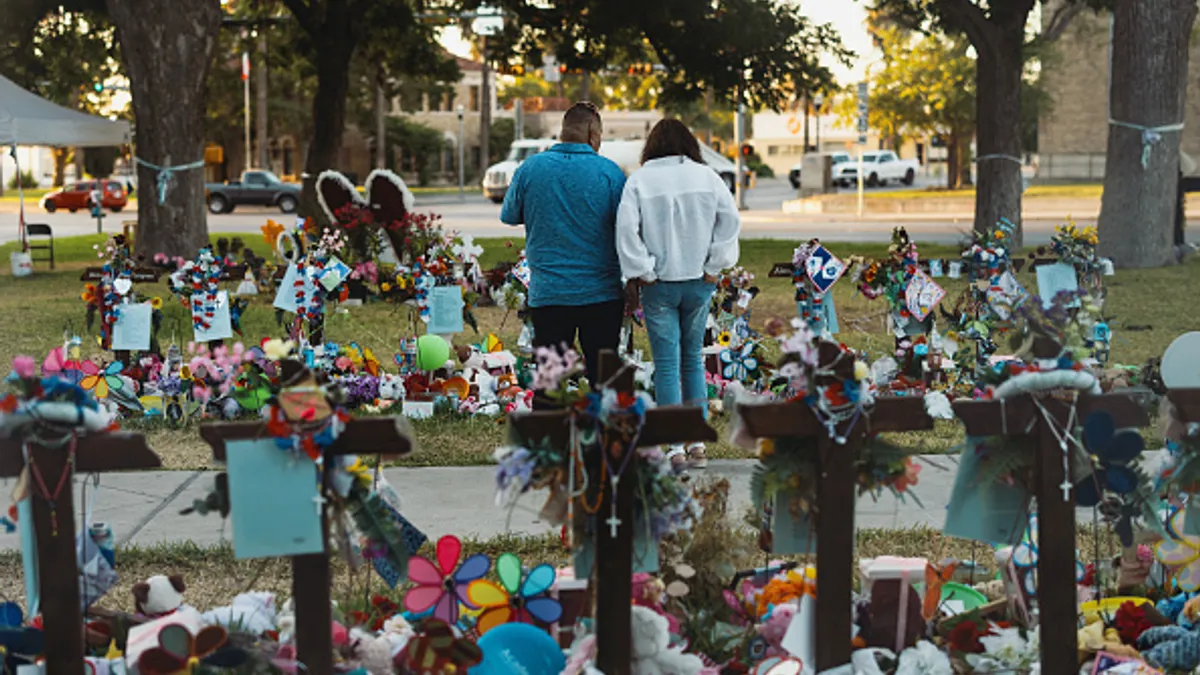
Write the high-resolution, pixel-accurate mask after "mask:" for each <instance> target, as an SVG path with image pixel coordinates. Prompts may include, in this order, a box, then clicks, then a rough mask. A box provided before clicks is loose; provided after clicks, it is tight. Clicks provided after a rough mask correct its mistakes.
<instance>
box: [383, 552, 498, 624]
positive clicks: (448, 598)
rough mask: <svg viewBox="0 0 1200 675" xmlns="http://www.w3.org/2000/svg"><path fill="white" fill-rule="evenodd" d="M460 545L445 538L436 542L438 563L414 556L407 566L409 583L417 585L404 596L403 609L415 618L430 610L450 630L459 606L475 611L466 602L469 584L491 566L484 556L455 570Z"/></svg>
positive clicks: (456, 621)
mask: <svg viewBox="0 0 1200 675" xmlns="http://www.w3.org/2000/svg"><path fill="white" fill-rule="evenodd" d="M461 556H462V542H461V541H459V539H458V537H456V536H454V535H450V534H448V535H446V536H444V537H442V538H441V539H438V542H437V562H436V563H434V562H432V561H430V560H429V559H428V558H424V557H422V556H415V557H414V558H413V559H412V560H410V561H409V562H408V579H409V581H412V582H413V583H415V584H416V587H414V588H412V589H410V590H409V591H408V593H406V594H405V595H404V608H405V609H407V610H408V611H410V612H413V613H415V614H423V613H425V612H427V611H429V610H430V609H433V616H434V617H435V618H437V619H438V620H440V621H444V622H446V623H448V624H450V625H451V626H453V625H454V624H456V623H458V604H459V603H460V602H461V603H462V604H464V605H466V606H467V607H470V608H472V609H475V608H476V605H473V604H472V603H471V602H470V600H468V598H467V589H468V587H469V586H470V584H471V583H472V582H474V581H476V580H478V579H481V578H483V575H485V574H487V573H488V569H489V568H490V567H491V562H490V561H489V560H488V557H487V556H486V555H485V554H483V553H476V554H475V555H473V556H471V557H469V558H467V559H466V560H465V561H464V562H463V564H462V565H461V566H459V567H458V569H455V566H457V565H458V561H459V558H460V557H461Z"/></svg>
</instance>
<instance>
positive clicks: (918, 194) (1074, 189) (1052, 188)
mask: <svg viewBox="0 0 1200 675" xmlns="http://www.w3.org/2000/svg"><path fill="white" fill-rule="evenodd" d="M1103 192H1104V186H1103V185H1101V184H1099V183H1079V184H1069V185H1030V186H1029V189H1028V190H1026V191H1025V193H1024V194H1023V195H1022V198H1023V199H1038V198H1049V199H1099V198H1100V195H1101V194H1103ZM866 196H868V197H870V198H872V199H975V188H973V187H971V188H962V189H958V190H947V189H946V188H939V187H929V188H925V189H924V190H888V191H884V192H876V191H870V190H869V191H867V192H866Z"/></svg>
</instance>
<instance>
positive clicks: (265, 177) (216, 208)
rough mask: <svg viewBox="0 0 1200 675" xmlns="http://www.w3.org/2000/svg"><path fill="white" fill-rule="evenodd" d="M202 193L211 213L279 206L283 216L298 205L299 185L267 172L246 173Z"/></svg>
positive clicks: (208, 188)
mask: <svg viewBox="0 0 1200 675" xmlns="http://www.w3.org/2000/svg"><path fill="white" fill-rule="evenodd" d="M204 191H205V193H206V198H207V199H208V210H209V211H211V212H212V213H229V212H230V211H233V209H234V208H236V207H238V206H278V207H279V210H280V211H282V212H284V213H295V212H296V207H297V206H299V205H300V186H299V185H294V184H291V183H285V182H283V181H281V180H279V177H278V176H276V175H275V174H273V173H271V172H270V171H260V170H253V171H246V172H244V173H242V179H241V180H240V181H236V180H231V181H227V182H225V183H209V184H208V185H205V186H204Z"/></svg>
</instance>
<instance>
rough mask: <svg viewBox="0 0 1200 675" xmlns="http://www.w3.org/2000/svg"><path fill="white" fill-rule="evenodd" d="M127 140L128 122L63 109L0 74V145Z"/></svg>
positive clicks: (83, 144) (75, 144)
mask: <svg viewBox="0 0 1200 675" xmlns="http://www.w3.org/2000/svg"><path fill="white" fill-rule="evenodd" d="M126 143H129V123H128V122H124V121H114V120H110V119H105V118H103V117H97V116H95V115H88V114H87V113H82V112H79V111H78V110H71V109H70V108H64V107H62V106H60V105H58V104H56V103H51V102H50V101H47V100H46V99H44V98H42V97H40V96H38V95H36V94H33V93H30V92H28V91H25V90H24V89H22V88H20V87H18V86H17V85H16V83H15V82H13V81H12V80H10V79H8V78H6V77H4V76H3V75H0V145H4V146H8V145H55V146H60V147H75V148H90V147H100V146H111V145H125V144H126Z"/></svg>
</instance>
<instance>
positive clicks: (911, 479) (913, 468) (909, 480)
mask: <svg viewBox="0 0 1200 675" xmlns="http://www.w3.org/2000/svg"><path fill="white" fill-rule="evenodd" d="M920 475H921V465H920V464H917V463H916V462H915V461H913V459H912V458H911V457H909V458H908V466H907V467H906V468H905V470H904V475H903V476H900V478H898V479H896V483H895V488H896V490H898V491H900V492H904V491H905V490H907V489H908V488H910V487H912V486H914V485H916V484H917V477H918V476H920Z"/></svg>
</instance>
